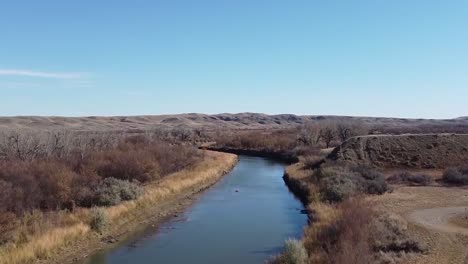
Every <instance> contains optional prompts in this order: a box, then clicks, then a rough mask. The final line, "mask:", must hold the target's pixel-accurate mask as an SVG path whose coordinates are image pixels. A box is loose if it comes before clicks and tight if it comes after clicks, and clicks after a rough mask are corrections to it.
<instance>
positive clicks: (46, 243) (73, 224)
mask: <svg viewBox="0 0 468 264" xmlns="http://www.w3.org/2000/svg"><path fill="white" fill-rule="evenodd" d="M235 161H236V156H234V155H230V154H222V153H213V152H210V153H206V154H205V155H204V156H203V160H201V161H200V162H197V163H196V164H194V165H193V166H190V167H189V168H186V169H183V170H180V171H178V172H175V173H172V174H170V176H168V177H163V178H161V179H160V180H159V181H154V182H149V183H148V184H146V185H145V186H144V189H145V190H144V193H143V194H142V195H141V196H140V197H138V198H137V199H135V200H130V201H124V202H122V203H120V204H118V205H114V206H110V207H100V208H76V209H75V210H74V211H73V212H70V211H67V210H59V211H38V210H34V211H33V212H32V213H28V212H27V213H25V214H24V215H23V216H22V217H20V218H17V221H18V223H19V226H16V227H15V228H13V229H10V230H9V233H10V234H11V237H12V238H14V239H13V240H9V242H8V243H6V244H4V245H2V246H0V264H7V263H8V264H20V263H32V262H35V261H37V260H45V259H49V260H50V259H60V260H63V261H65V260H66V259H68V260H69V259H70V256H69V255H64V251H63V250H64V249H69V248H71V247H78V248H80V251H84V252H73V250H72V252H71V255H72V256H73V255H74V253H75V254H78V255H81V253H83V254H84V253H85V252H87V253H86V254H88V253H89V252H90V250H95V249H96V248H98V247H99V246H100V245H101V244H100V241H101V238H102V237H106V236H109V235H111V236H114V235H118V234H122V232H123V231H122V230H132V229H134V228H135V227H136V226H138V225H140V224H141V221H143V220H145V219H151V218H153V217H156V218H157V217H158V216H160V214H161V213H164V212H165V210H166V211H167V210H169V209H170V208H173V207H174V206H176V205H177V204H179V203H180V201H181V198H182V197H187V196H190V195H193V194H195V193H197V192H199V191H200V190H203V189H204V188H206V187H207V186H209V185H211V184H213V183H214V182H216V180H217V179H219V178H220V177H221V176H222V175H223V174H224V173H226V172H227V171H228V170H229V169H230V168H232V166H233V165H234V164H235ZM0 221H1V219H0ZM2 227H4V226H3V225H2ZM90 231H94V232H90ZM96 232H97V233H100V234H101V235H99V236H98V235H96ZM2 235H3V233H2ZM67 252H68V251H67ZM57 253H60V254H57ZM62 257H63V258H62ZM68 260H67V261H68ZM63 261H57V263H63Z"/></svg>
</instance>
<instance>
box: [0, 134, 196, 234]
mask: <svg viewBox="0 0 468 264" xmlns="http://www.w3.org/2000/svg"><path fill="white" fill-rule="evenodd" d="M49 136H50V137H49ZM61 136H62V135H60V134H53V135H52V136H51V135H42V134H41V135H36V136H34V135H31V134H29V135H28V134H12V135H8V136H6V138H3V142H4V144H6V145H2V146H1V148H2V149H4V150H8V151H4V155H3V157H2V158H1V159H0V188H1V190H2V192H1V194H0V215H1V217H0V218H1V219H0V221H1V226H2V229H11V230H13V229H18V228H19V227H20V226H21V223H20V219H22V218H23V217H24V216H25V215H28V214H31V213H32V214H35V212H36V213H37V211H36V210H40V211H43V212H52V211H55V210H63V209H66V210H69V211H73V210H75V208H76V207H91V206H94V205H115V204H118V203H120V202H122V201H126V200H132V199H136V198H137V197H139V196H140V195H141V194H142V190H141V187H139V185H141V184H143V183H146V182H150V181H153V180H159V179H161V178H163V177H165V176H167V175H169V174H171V173H174V172H176V171H180V170H183V169H185V168H188V167H190V166H193V165H194V164H195V163H196V162H198V161H200V160H201V159H202V153H201V151H199V150H197V149H196V148H194V147H190V146H185V145H180V144H178V145H176V144H167V143H164V142H162V141H160V140H158V139H154V138H150V137H145V136H130V137H121V138H114V137H113V136H112V135H99V136H93V135H90V136H89V137H85V136H81V137H78V138H75V139H72V140H69V141H65V140H64V138H62V137H61ZM50 139H53V140H50ZM26 226H29V224H27V225H26ZM28 228H29V227H28ZM17 239H18V238H15V237H11V236H10V235H9V232H2V233H1V235H0V241H3V243H6V242H8V241H10V240H12V241H13V242H15V241H16V242H17ZM19 239H20V240H21V238H19Z"/></svg>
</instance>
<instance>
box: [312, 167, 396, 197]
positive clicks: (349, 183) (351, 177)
mask: <svg viewBox="0 0 468 264" xmlns="http://www.w3.org/2000/svg"><path fill="white" fill-rule="evenodd" d="M313 176H314V178H315V180H317V181H319V182H320V187H321V194H322V198H323V199H325V200H327V201H331V202H341V201H343V200H344V199H346V198H347V197H349V196H351V195H353V194H354V193H357V192H361V193H367V194H383V193H385V192H386V191H387V190H388V185H387V183H386V182H385V178H384V176H383V175H382V174H381V173H380V172H378V171H376V170H375V169H373V168H370V167H349V166H346V165H343V164H332V165H331V164H327V165H325V166H321V167H320V168H319V169H318V170H316V171H315V172H314V175H313Z"/></svg>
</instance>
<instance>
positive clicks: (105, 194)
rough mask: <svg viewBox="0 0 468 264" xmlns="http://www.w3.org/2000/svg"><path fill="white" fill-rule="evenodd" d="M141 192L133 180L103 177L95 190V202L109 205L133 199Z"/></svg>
mask: <svg viewBox="0 0 468 264" xmlns="http://www.w3.org/2000/svg"><path fill="white" fill-rule="evenodd" d="M142 193H143V189H142V188H141V187H140V186H138V185H137V184H136V183H134V182H129V181H125V180H119V179H116V178H106V179H104V180H103V181H102V182H101V183H100V184H99V186H98V187H97V188H96V190H95V204H96V205H100V206H111V205H116V204H119V203H120V202H122V201H128V200H134V199H136V198H138V197H139V196H140V195H141V194H142Z"/></svg>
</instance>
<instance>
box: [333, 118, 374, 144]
mask: <svg viewBox="0 0 468 264" xmlns="http://www.w3.org/2000/svg"><path fill="white" fill-rule="evenodd" d="M336 132H337V134H338V137H339V139H340V140H341V142H345V141H346V140H348V139H349V138H351V137H355V136H359V135H365V134H367V133H368V129H367V127H366V126H365V125H363V124H361V123H357V122H340V123H339V124H338V125H337V126H336Z"/></svg>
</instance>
